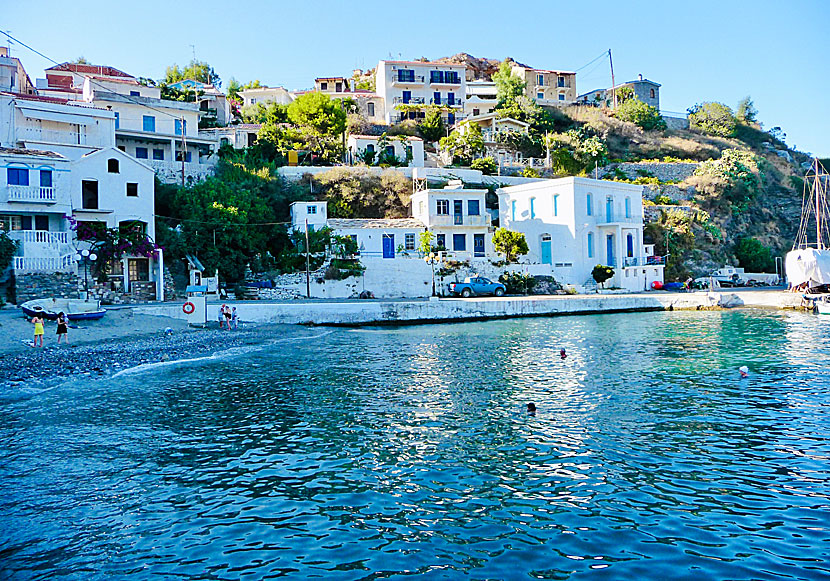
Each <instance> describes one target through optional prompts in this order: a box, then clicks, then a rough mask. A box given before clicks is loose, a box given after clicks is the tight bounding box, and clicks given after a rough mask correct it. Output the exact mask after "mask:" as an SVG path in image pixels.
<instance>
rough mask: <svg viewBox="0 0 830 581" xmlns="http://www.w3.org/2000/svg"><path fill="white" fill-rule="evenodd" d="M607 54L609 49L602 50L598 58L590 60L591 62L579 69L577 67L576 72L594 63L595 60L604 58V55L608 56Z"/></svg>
mask: <svg viewBox="0 0 830 581" xmlns="http://www.w3.org/2000/svg"><path fill="white" fill-rule="evenodd" d="M607 54H608V51H607V50H604V51H602V53H601V54H600V55H599V56H598V57H597V58H595V59H593V60H592V61H590V62H589V63H587V64H584V65H582V66H581V67H579V68H578V69H576V70H575V71H574V72H575V73H578V72H579V71H581V70H582V69H584V68H585V67H587V66H589V65H592V64H594V63H595V62H597V61H598V60H599V59H601V58H603V57H604V56H606V55H607Z"/></svg>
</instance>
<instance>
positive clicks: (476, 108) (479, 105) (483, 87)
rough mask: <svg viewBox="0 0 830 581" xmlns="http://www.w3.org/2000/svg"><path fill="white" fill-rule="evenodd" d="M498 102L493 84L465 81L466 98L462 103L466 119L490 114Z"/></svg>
mask: <svg viewBox="0 0 830 581" xmlns="http://www.w3.org/2000/svg"><path fill="white" fill-rule="evenodd" d="M498 102H499V101H498V99H497V98H496V83H495V82H493V81H467V98H466V100H465V101H464V115H465V116H466V117H470V116H476V115H487V114H488V113H492V112H493V111H494V110H495V108H496V105H497V104H498Z"/></svg>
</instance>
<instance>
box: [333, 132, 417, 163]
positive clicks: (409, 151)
mask: <svg viewBox="0 0 830 581" xmlns="http://www.w3.org/2000/svg"><path fill="white" fill-rule="evenodd" d="M380 139H381V138H380V136H378V135H349V139H348V141H347V144H346V149H347V151H348V155H349V161H350V163H352V164H356V163H361V162H362V160H363V153H364V152H365V151H373V152H375V154H376V155H375V163H377V159H378V158H377V156H378V155H380V153H381V151H380V145H379V144H378V141H379V140H380ZM404 139H405V141H402V140H401V139H399V136H397V135H393V136H389V137H387V141H388V144H387V145H386V146H385V149H386V154H387V155H394V156H395V157H396V158H397V159H398V160H400V161H401V162H404V161H406V159H407V158H408V157H409V158H411V159H410V161H409V163H408V164H407V165H408V166H409V167H424V140H423V139H421V138H420V137H412V136H409V135H407V136H404Z"/></svg>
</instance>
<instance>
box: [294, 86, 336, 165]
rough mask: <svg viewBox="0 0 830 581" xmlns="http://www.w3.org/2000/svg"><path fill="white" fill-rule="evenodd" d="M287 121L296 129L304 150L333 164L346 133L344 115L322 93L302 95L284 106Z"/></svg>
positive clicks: (334, 102)
mask: <svg viewBox="0 0 830 581" xmlns="http://www.w3.org/2000/svg"><path fill="white" fill-rule="evenodd" d="M288 120H289V121H290V122H291V123H293V124H294V125H296V126H297V129H298V130H299V132H300V134H301V136H302V137H303V139H304V141H305V144H306V147H307V148H308V149H310V150H311V151H312V152H314V153H316V154H318V155H319V156H320V157H321V159H322V160H323V161H326V162H329V163H331V162H334V161H336V160H337V158H338V156H339V154H340V151H341V149H342V136H343V132H344V131H345V130H346V112H345V111H343V108H342V107H341V106H340V104H339V103H337V102H336V101H333V100H332V99H331V98H330V97H329V96H328V95H326V94H325V93H318V92H311V93H305V94H303V95H300V96H299V97H297V98H296V99H295V100H294V101H292V103H291V104H290V105H289V106H288Z"/></svg>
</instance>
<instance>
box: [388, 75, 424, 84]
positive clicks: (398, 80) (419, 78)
mask: <svg viewBox="0 0 830 581" xmlns="http://www.w3.org/2000/svg"><path fill="white" fill-rule="evenodd" d="M424 80H425V79H424V75H413V76H409V75H405V76H401V75H393V76H392V83H394V84H397V85H423V84H424Z"/></svg>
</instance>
